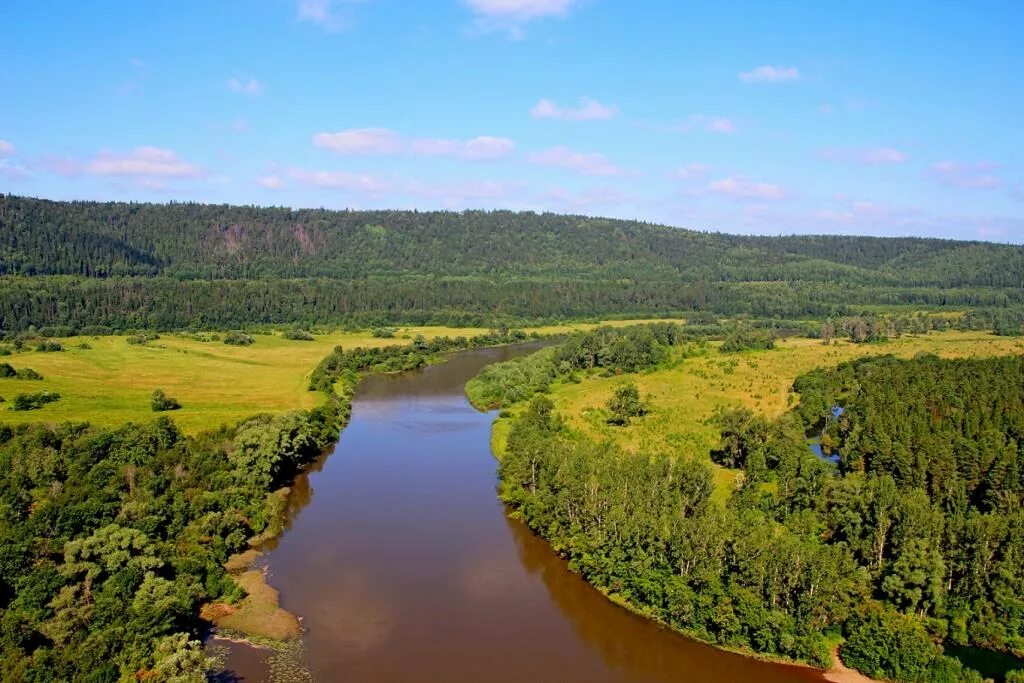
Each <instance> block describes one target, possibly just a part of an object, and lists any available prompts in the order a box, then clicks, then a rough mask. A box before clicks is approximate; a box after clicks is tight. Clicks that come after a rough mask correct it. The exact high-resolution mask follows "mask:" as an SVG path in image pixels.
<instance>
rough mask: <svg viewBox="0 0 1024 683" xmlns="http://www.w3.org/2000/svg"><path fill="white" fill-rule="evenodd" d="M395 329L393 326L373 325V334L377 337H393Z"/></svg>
mask: <svg viewBox="0 0 1024 683" xmlns="http://www.w3.org/2000/svg"><path fill="white" fill-rule="evenodd" d="M395 332H397V330H396V329H395V328H393V327H375V328H373V336H374V337H376V338H377V339H393V338H394V336H395Z"/></svg>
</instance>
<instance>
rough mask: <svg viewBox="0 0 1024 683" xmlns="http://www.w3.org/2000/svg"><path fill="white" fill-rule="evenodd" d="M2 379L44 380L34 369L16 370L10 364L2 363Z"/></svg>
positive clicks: (0, 375) (0, 374) (0, 365)
mask: <svg viewBox="0 0 1024 683" xmlns="http://www.w3.org/2000/svg"><path fill="white" fill-rule="evenodd" d="M0 377H16V378H18V379H32V380H41V379H42V378H43V376H42V375H40V374H39V373H38V372H36V371H35V370H33V369H32V368H23V369H21V370H15V369H14V366H13V365H11V364H10V363H0Z"/></svg>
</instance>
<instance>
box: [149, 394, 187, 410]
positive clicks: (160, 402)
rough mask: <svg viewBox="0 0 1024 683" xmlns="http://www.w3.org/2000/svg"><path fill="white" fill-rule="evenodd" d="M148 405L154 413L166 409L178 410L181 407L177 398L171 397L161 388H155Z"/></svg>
mask: <svg viewBox="0 0 1024 683" xmlns="http://www.w3.org/2000/svg"><path fill="white" fill-rule="evenodd" d="M149 405H150V407H151V408H152V409H153V412H154V413H162V412H164V411H166V410H178V409H179V408H181V404H180V403H178V399H176V398H171V397H170V396H168V395H167V394H165V393H164V391H163V389H157V390H156V391H154V392H153V396H152V398H150V400H149Z"/></svg>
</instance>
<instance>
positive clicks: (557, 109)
mask: <svg viewBox="0 0 1024 683" xmlns="http://www.w3.org/2000/svg"><path fill="white" fill-rule="evenodd" d="M618 115H619V108H618V107H615V106H612V105H607V104H601V103H600V102H598V101H597V100H595V99H591V98H589V97H581V98H580V104H579V106H578V107H563V106H560V105H558V104H556V103H554V102H552V101H551V100H540V101H539V102H537V104H535V105H533V108H531V109H530V116H532V117H533V118H535V119H560V120H563V121H597V120H607V119H613V118H615V117H616V116H618Z"/></svg>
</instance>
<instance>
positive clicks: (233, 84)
mask: <svg viewBox="0 0 1024 683" xmlns="http://www.w3.org/2000/svg"><path fill="white" fill-rule="evenodd" d="M227 86H228V90H230V91H231V92H236V93H239V94H241V95H249V96H250V97H255V96H257V95H262V94H263V84H262V83H260V82H259V81H258V80H256V79H255V78H253V77H252V76H249V77H246V76H240V77H237V78H235V77H232V78H229V79H228V80H227Z"/></svg>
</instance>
